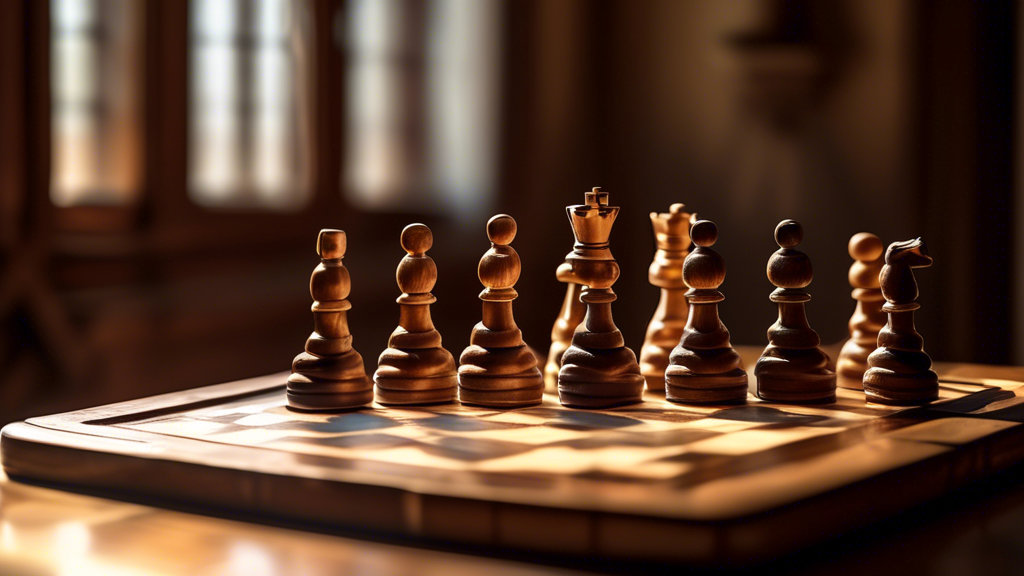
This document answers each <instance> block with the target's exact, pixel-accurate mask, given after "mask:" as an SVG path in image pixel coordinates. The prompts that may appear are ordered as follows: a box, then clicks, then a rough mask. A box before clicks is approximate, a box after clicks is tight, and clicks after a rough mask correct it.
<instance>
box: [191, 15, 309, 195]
mask: <svg viewBox="0 0 1024 576" xmlns="http://www.w3.org/2000/svg"><path fill="white" fill-rule="evenodd" d="M190 6H191V14H190V24H189V28H190V42H189V46H190V55H189V58H190V65H191V69H190V72H189V76H190V82H191V84H190V87H189V100H190V101H189V104H190V108H189V124H190V126H189V128H190V133H189V194H190V196H191V197H192V199H193V200H195V201H196V202H197V203H199V204H202V205H206V206H233V207H239V206H242V207H257V208H270V209H288V208H298V207H301V206H302V205H303V204H304V203H305V201H306V199H307V197H308V194H309V184H308V180H309V172H310V171H309V161H310V160H309V159H310V150H309V148H308V147H309V143H310V141H311V138H310V134H309V130H310V127H309V118H310V112H309V102H310V98H309V80H308V78H307V74H306V73H307V71H308V69H309V67H310V65H311V62H310V58H311V55H310V43H309V42H308V38H309V33H308V22H307V20H308V14H307V11H306V10H305V3H304V2H301V1H300V0H194V1H193V2H192V3H191V5H190Z"/></svg>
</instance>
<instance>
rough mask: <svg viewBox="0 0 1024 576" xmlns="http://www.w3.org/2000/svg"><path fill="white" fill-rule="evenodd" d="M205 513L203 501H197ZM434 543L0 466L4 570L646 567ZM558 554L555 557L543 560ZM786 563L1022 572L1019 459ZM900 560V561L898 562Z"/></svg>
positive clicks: (497, 571)
mask: <svg viewBox="0 0 1024 576" xmlns="http://www.w3.org/2000/svg"><path fill="white" fill-rule="evenodd" d="M937 369H940V373H941V374H942V375H943V376H944V377H945V378H954V377H961V378H995V379H1006V380H1015V381H1024V368H1019V367H1000V366H978V365H958V364H945V365H942V364H940V365H938V366H937ZM199 512H202V511H199ZM489 553H490V552H488V551H482V550H465V549H463V550H436V549H427V548H419V547H412V546H405V545H400V544H398V543H388V542H381V541H371V540H362V539H358V538H352V537H347V536H337V535H327V534H319V533H313V532H306V531H301V530H296V529H291V528H288V527H280V526H270V525H263V524H256V523H249V522H242V521H236V520H229V519H223V518H216V517H211V516H206V515H202V514H198V513H190V512H182V511H174V510H166V509H162V508H154V507H150V506H145V505H139V504H131V503H125V502H119V501H114V500H108V499H104V498H97V497H92V496H86V495H81V494H73V493H69V492H63V491H59V490H54V489H50V488H45V487H39V486H32V485H26V484H22V483H19V482H15V481H11V480H9V479H7V478H6V477H0V573H2V574H140V573H141V574H245V575H247V576H255V575H261V574H282V573H287V574H363V575H376V574H381V575H383V574H389V575H390V574H416V575H431V574H444V575H446V576H457V575H458V574H474V575H477V574H487V575H489V576H490V575H495V576H500V575H505V574H509V575H511V574H556V573H562V574H565V573H579V571H580V570H583V571H605V570H609V569H611V570H623V571H636V572H639V571H645V572H646V571H649V570H650V569H651V568H653V567H651V566H630V565H624V564H608V563H604V562H597V561H595V562H589V563H588V562H581V561H577V560H571V559H555V558H538V557H534V556H532V555H530V554H528V553H514V552H509V556H507V557H493V556H488V555H487V554H489ZM552 563H554V564H555V565H554V566H552V565H551V564H552ZM773 567H775V568H784V569H786V570H787V571H788V572H790V573H798V574H816V573H820V572H822V571H825V570H828V571H829V572H837V571H838V572H841V573H855V574H872V575H873V576H874V575H878V574H886V573H892V572H894V571H899V572H901V573H906V574H950V575H952V574H971V573H977V574H986V575H998V574H1021V573H1024V468H1022V467H1021V466H1018V467H1017V468H1015V469H1011V470H1008V471H1005V472H1003V473H1000V474H998V475H997V476H996V477H995V478H992V479H989V480H985V481H982V482H978V483H976V484H973V485H970V486H968V487H967V488H964V489H961V490H959V491H957V492H954V493H952V494H950V495H948V496H946V497H944V498H942V499H940V500H937V501H933V502H930V503H928V504H926V505H923V506H919V507H917V508H914V509H911V510H909V511H907V512H904V513H903V514H901V515H899V516H897V517H895V518H893V519H890V520H886V521H882V522H879V523H876V524H875V525H872V526H870V527H868V528H865V529H862V530H860V531H858V532H855V533H853V534H849V535H846V536H843V537H841V538H837V539H834V540H832V541H830V542H826V543H824V544H821V545H818V546H816V547H814V548H812V549H810V550H807V551H804V552H802V553H800V554H798V555H796V556H793V557H790V558H786V559H783V560H781V561H777V562H776V563H775V565H774V566H773ZM904 569H905V570H906V571H904Z"/></svg>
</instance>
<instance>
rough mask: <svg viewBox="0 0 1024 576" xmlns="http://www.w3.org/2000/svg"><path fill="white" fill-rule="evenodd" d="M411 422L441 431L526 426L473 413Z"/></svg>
mask: <svg viewBox="0 0 1024 576" xmlns="http://www.w3.org/2000/svg"><path fill="white" fill-rule="evenodd" d="M411 423H412V424H414V425H416V426H420V427H423V428H429V429H431V430H437V431H440V432H482V431H484V430H509V429H513V428H521V427H522V426H524V424H511V423H506V422H494V421H490V420H482V419H480V418H476V417H475V416H473V415H472V414H435V415H434V417H433V418H420V419H417V420H413V421H411Z"/></svg>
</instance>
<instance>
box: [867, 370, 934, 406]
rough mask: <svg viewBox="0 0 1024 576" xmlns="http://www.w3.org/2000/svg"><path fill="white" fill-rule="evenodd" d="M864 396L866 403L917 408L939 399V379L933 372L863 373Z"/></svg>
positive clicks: (889, 371) (871, 371) (878, 371)
mask: <svg viewBox="0 0 1024 576" xmlns="http://www.w3.org/2000/svg"><path fill="white" fill-rule="evenodd" d="M864 396H865V398H866V399H867V401H868V402H874V403H876V404H890V405H894V406H919V405H922V404H927V403H929V402H932V401H934V400H937V399H938V398H939V377H938V376H937V375H936V374H935V372H933V371H931V370H927V371H925V372H915V373H913V374H900V373H897V372H893V371H892V370H887V369H885V368H877V367H875V368H871V369H869V370H868V371H867V372H865V373H864Z"/></svg>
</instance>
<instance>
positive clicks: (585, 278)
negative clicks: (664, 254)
mask: <svg viewBox="0 0 1024 576" xmlns="http://www.w3.org/2000/svg"><path fill="white" fill-rule="evenodd" d="M618 213H619V207H618V206H609V205H608V193H607V192H602V191H601V189H600V188H594V190H593V191H592V192H587V193H586V203H585V204H578V205H574V206H568V207H566V214H567V215H568V216H569V222H570V223H571V224H572V231H573V235H574V236H575V237H576V243H575V244H574V245H573V251H572V252H570V253H569V254H568V255H567V256H566V257H565V260H566V262H567V263H568V264H569V266H570V269H571V271H572V272H573V273H574V274H575V275H576V277H578V278H579V279H580V280H581V282H582V284H583V285H584V286H585V287H584V288H583V293H582V295H581V296H580V300H582V301H583V303H584V304H586V306H587V314H586V316H585V317H584V319H583V326H582V327H581V328H579V329H577V330H576V333H575V334H574V335H573V337H572V345H571V346H569V348H568V349H567V350H566V351H565V354H563V355H562V367H561V369H560V370H559V371H558V397H559V400H561V402H562V404H564V405H566V406H569V407H572V408H607V407H611V406H622V405H626V404H636V403H639V402H642V401H643V390H644V377H643V376H642V375H641V374H640V365H639V364H637V361H636V355H634V354H633V351H632V350H630V349H629V348H627V347H626V345H625V341H624V340H623V338H622V333H621V332H619V329H618V328H616V327H615V322H614V320H613V319H612V302H614V301H615V299H616V296H615V293H614V292H613V291H612V284H614V283H615V281H616V280H617V279H618V277H619V265H618V263H616V262H615V259H614V258H613V257H612V253H611V250H610V249H609V248H608V238H609V236H610V235H611V231H612V225H613V224H614V223H615V217H616V216H617V215H618Z"/></svg>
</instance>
